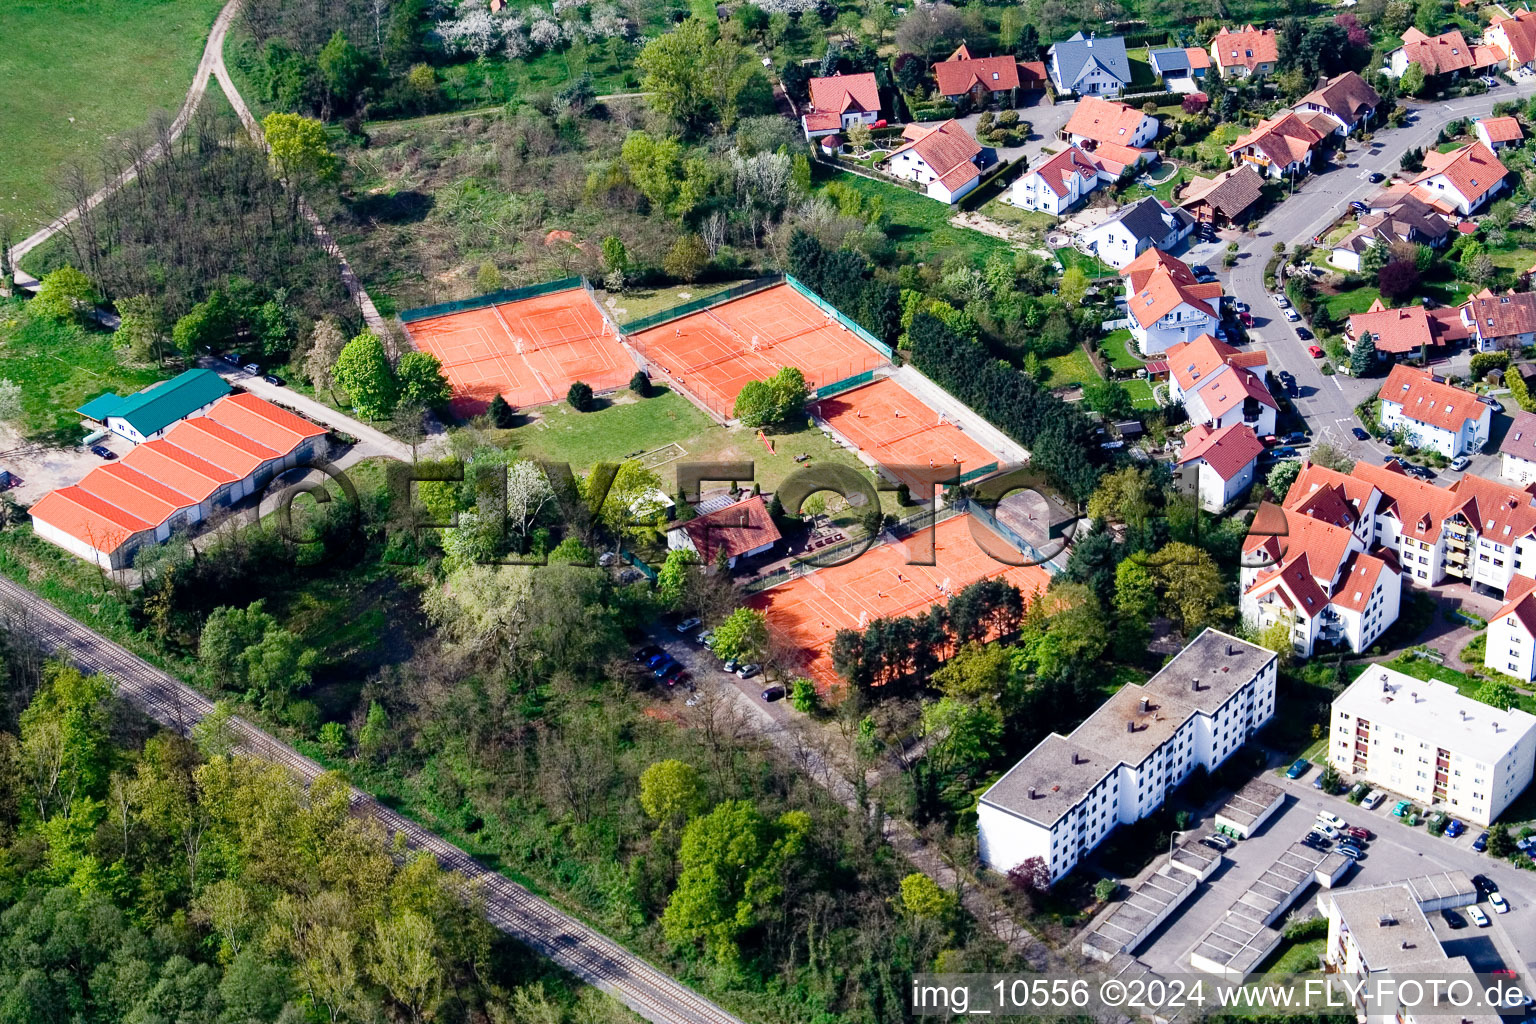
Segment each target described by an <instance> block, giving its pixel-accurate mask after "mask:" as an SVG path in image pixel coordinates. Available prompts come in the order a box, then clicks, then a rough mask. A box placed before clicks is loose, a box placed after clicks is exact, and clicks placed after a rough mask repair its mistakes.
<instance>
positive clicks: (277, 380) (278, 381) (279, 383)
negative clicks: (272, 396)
mask: <svg viewBox="0 0 1536 1024" xmlns="http://www.w3.org/2000/svg"><path fill="white" fill-rule="evenodd" d="M261 379H262V380H264V381H266V382H267V383H268V384H271V385H272V386H273V387H275V388H281V387H286V386H287V384H288V382H287V381H285V380H283V378H281V377H279V376H278V375H277V374H275V373H269V374H267V375H266V376H265V377H263V378H261Z"/></svg>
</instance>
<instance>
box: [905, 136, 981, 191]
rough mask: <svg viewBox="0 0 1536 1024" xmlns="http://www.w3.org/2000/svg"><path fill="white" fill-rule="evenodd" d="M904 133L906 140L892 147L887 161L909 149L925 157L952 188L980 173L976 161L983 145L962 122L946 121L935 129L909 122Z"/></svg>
mask: <svg viewBox="0 0 1536 1024" xmlns="http://www.w3.org/2000/svg"><path fill="white" fill-rule="evenodd" d="M902 134H903V135H904V136H906V138H907V141H906V142H905V143H903V144H902V145H901V146H898V147H897V148H896V149H893V150H891V152H890V153H889V154H888V155H887V156H886V157H885V159H886V160H890V159H891V158H892V157H894V156H896V155H897V154H898V153H904V152H906V151H907V150H909V149H910V150H912V151H913V152H914V153H916V154H917V155H918V156H920V157H922V159H923V162H924V163H926V164H927V165H928V166H929V168H930V169H931V170H932V171H933V173H934V174H935V175H937V176H938V178H939V181H940V182H941V183H942V184H943V185H944V187H945V188H948V189H951V190H953V189H954V188H956V187H957V186H959V185H962V184H964V183H965V182H966V181H968V180H970V179H971V178H973V177H975V176H977V175H979V174H980V173H981V172H980V171H978V170H977V169H976V164H975V163H974V162H973V161H974V160H975V158H976V155H977V154H978V153H980V152H981V146H980V145H978V144H977V142H976V140H975V139H973V138H971V136H970V134H969V133H968V132H967V131H966V130H965V128H964V126H962V125H961V124H960V122H959V121H955V120H949V121H945V122H944V123H943V124H941V125H938V126H937V127H934V128H920V127H918V126H917V125H914V124H909V125H907V127H906V130H905V131H904V132H903V133H902Z"/></svg>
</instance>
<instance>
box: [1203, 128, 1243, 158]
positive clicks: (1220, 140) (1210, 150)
mask: <svg viewBox="0 0 1536 1024" xmlns="http://www.w3.org/2000/svg"><path fill="white" fill-rule="evenodd" d="M1242 133H1243V130H1242V128H1241V127H1240V126H1238V125H1236V124H1233V123H1231V122H1228V123H1226V124H1221V125H1217V126H1216V127H1215V128H1213V129H1211V133H1210V134H1209V135H1207V136H1206V137H1205V138H1203V139H1201V140H1200V141H1199V142H1198V143H1197V144H1196V145H1195V151H1196V152H1197V153H1199V154H1200V162H1201V163H1203V164H1205V165H1206V166H1208V167H1230V166H1231V164H1232V160H1231V158H1230V157H1228V156H1227V147H1228V146H1230V145H1232V143H1234V142H1236V141H1237V138H1238V136H1239V135H1241V134H1242Z"/></svg>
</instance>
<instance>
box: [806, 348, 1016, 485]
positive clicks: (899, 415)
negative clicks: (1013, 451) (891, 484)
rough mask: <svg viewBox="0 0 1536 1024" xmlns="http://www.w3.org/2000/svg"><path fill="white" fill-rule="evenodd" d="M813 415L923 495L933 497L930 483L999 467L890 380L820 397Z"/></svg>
mask: <svg viewBox="0 0 1536 1024" xmlns="http://www.w3.org/2000/svg"><path fill="white" fill-rule="evenodd" d="M815 412H816V415H818V416H819V417H821V419H822V421H823V422H825V423H826V425H827V427H828V428H829V429H831V430H832V431H833V432H834V433H836V434H839V435H841V436H842V437H843V438H845V439H846V440H847V441H848V442H849V443H851V444H853V445H854V446H855V447H856V448H857V449H858V450H859V451H860V452H861V453H863V454H864V455H866V456H867V457H869V458H871V459H873V460H874V461H875V462H877V463H878V464H879V465H880V466H881V467H883V468H884V469H885V470H886V472H887V473H888V474H889V475H890V476H891V477H892V478H893V479H895V480H896V481H897V482H899V483H904V484H906V485H907V487H908V488H909V489H910V490H911V491H912V493H913V494H916V495H920V496H923V497H927V496H929V495H930V494H931V493H932V490H931V484H932V482H933V481H935V480H944V479H952V478H954V477H955V476H956V475H957V474H962V473H972V472H975V471H976V470H985V469H986V467H988V466H992V467H996V466H997V464H998V457H997V455H996V454H994V453H993V452H990V451H988V450H987V449H986V448H985V447H984V446H982V445H981V444H980V443H979V442H977V441H975V440H972V438H971V437H970V435H968V434H967V433H966V432H965V431H964V430H962V429H960V427H959V425H958V424H955V423H952V422H950V421H949V420H947V419H946V418H945V417H944V415H943V414H942V413H940V412H937V411H935V410H933V409H931V408H929V407H928V406H927V405H926V404H924V403H923V401H922V400H921V399H919V398H918V397H917V396H916V395H914V394H912V392H910V391H908V390H907V389H906V388H904V387H902V386H901V385H900V384H898V383H896V381H894V380H892V379H891V378H889V377H884V378H881V379H880V380H877V381H875V382H874V383H873V384H866V385H864V386H863V387H860V388H854V389H853V390H852V391H845V392H843V393H842V394H840V395H836V396H834V397H832V398H824V399H822V400H821V401H819V402H817V403H816V405H815Z"/></svg>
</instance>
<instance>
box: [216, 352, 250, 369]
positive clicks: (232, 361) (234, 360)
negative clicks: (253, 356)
mask: <svg viewBox="0 0 1536 1024" xmlns="http://www.w3.org/2000/svg"><path fill="white" fill-rule="evenodd" d="M219 358H220V359H222V360H224V361H225V362H226V363H228V364H229V365H230V366H239V365H240V364H241V363H243V362H245V356H243V355H241V354H240V353H239V352H225V353H224V354H223V355H221V356H219Z"/></svg>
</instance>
